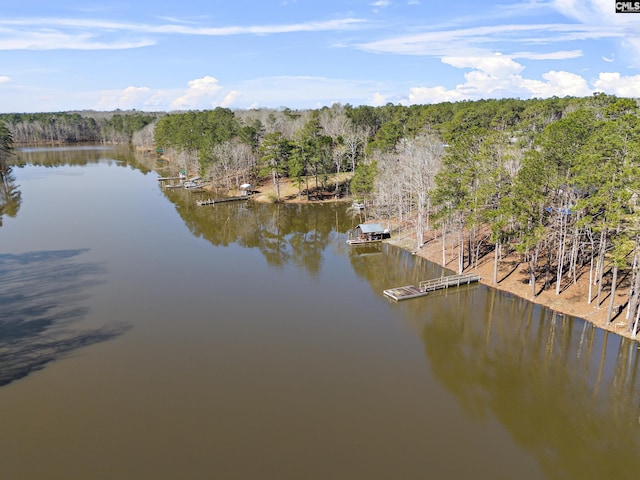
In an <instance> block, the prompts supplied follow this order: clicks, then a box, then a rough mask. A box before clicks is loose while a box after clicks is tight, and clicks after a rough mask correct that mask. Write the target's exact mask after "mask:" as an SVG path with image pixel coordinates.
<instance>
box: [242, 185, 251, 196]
mask: <svg viewBox="0 0 640 480" xmlns="http://www.w3.org/2000/svg"><path fill="white" fill-rule="evenodd" d="M240 190H241V191H242V196H243V197H247V196H249V195H251V194H252V193H253V185H251V184H250V183H243V184H242V185H240Z"/></svg>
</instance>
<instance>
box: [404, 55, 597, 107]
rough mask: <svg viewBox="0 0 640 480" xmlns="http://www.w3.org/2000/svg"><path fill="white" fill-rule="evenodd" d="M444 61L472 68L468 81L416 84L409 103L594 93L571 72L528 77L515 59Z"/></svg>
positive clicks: (465, 75)
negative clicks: (432, 85)
mask: <svg viewBox="0 0 640 480" xmlns="http://www.w3.org/2000/svg"><path fill="white" fill-rule="evenodd" d="M442 61H443V62H444V63H447V64H448V65H451V66H454V67H456V68H471V69H472V70H471V71H470V72H467V73H465V74H464V78H465V82H464V83H461V84H458V85H456V86H455V87H454V88H452V89H447V88H445V87H443V86H435V87H413V88H411V89H410V90H409V98H408V100H407V103H409V104H415V103H425V102H428V103H437V102H451V101H458V100H478V99H481V98H505V97H520V98H523V97H524V98H531V97H540V98H547V97H551V96H554V95H555V96H559V97H564V96H567V95H571V96H587V95H591V94H592V93H593V89H592V88H590V87H589V85H588V83H587V81H586V80H585V79H584V78H583V77H581V76H580V75H576V74H574V73H571V72H562V71H550V72H546V73H544V74H543V75H542V79H543V80H534V79H527V78H524V77H523V76H522V75H521V73H522V72H523V70H524V67H523V66H522V65H520V64H519V63H517V62H515V61H513V59H511V58H509V57H506V56H501V55H495V56H492V57H466V58H465V57H447V58H443V59H442Z"/></svg>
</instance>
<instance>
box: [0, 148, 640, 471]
mask: <svg viewBox="0 0 640 480" xmlns="http://www.w3.org/2000/svg"><path fill="white" fill-rule="evenodd" d="M16 161H17V163H18V164H20V165H21V166H20V167H15V168H14V170H13V173H12V178H10V179H9V181H7V182H5V183H4V185H2V192H1V195H0V201H1V202H3V203H4V210H3V212H4V215H3V216H2V227H0V425H1V426H2V431H1V433H0V452H2V453H0V457H1V460H0V478H7V479H16V480H17V479H35V478H38V479H65V480H66V479H87V478H91V479H114V478H123V479H125V478H135V479H146V478H149V479H210V478H220V479H255V478H261V479H262V478H264V479H392V478H396V479H424V478H434V479H440V478H443V479H444V478H446V479H457V478H460V479H466V478H476V479H511V478H518V479H574V478H575V479H605V478H616V479H631V478H637V475H638V472H640V456H639V455H638V453H640V423H639V422H640V418H639V416H640V387H639V382H640V380H639V379H638V344H637V343H635V342H631V341H627V340H622V339H620V338H618V337H614V336H613V335H607V334H605V333H603V332H601V331H598V330H595V329H594V328H592V327H591V326H590V325H588V324H586V323H584V322H583V321H581V320H578V319H572V318H568V317H561V316H557V315H554V314H553V313H552V312H550V311H549V310H546V309H544V308H540V307H538V306H534V305H532V304H530V303H527V302H524V301H521V300H518V299H516V298H514V297H512V296H510V295H506V294H501V293H496V292H495V291H492V290H490V289H487V288H485V287H483V286H480V285H475V286H471V287H464V288H460V289H458V290H451V291H449V292H446V293H440V294H434V295H432V296H430V297H429V298H423V299H417V300H412V301H408V302H403V303H400V304H394V303H391V302H389V301H387V300H385V299H384V298H383V296H382V290H383V289H385V288H389V287H395V286H399V285H404V284H410V283H415V282H417V281H419V280H424V279H426V278H430V277H435V276H439V275H440V274H441V271H440V269H439V268H437V267H435V266H434V265H432V264H429V263H427V262H425V261H422V260H420V259H418V258H415V257H412V256H411V255H408V254H406V253H405V252H403V251H401V250H399V249H396V248H393V247H391V246H387V245H382V246H380V247H379V248H374V249H360V250H358V249H354V248H348V247H347V245H346V244H345V239H346V238H347V232H348V231H349V229H351V228H352V227H353V226H354V225H356V224H357V223H359V220H360V219H359V218H357V217H353V216H352V215H351V214H350V213H349V212H348V211H347V208H346V207H345V206H344V205H342V206H340V205H322V206H313V205H312V206H306V207H303V206H296V205H281V206H274V205H259V204H252V203H228V204H220V205H216V206H213V207H211V206H209V207H196V206H195V198H196V197H195V196H194V194H193V193H189V192H183V191H171V192H168V191H163V190H162V189H161V188H160V187H159V185H158V181H157V180H156V177H157V173H156V172H154V171H153V169H154V168H155V167H156V165H155V160H154V159H150V158H146V159H145V158H136V157H135V156H133V155H132V154H131V153H128V152H122V151H116V150H110V149H101V148H84V149H42V150H39V149H30V150H28V151H24V152H22V153H21V154H20V155H19V156H18V158H17V159H16Z"/></svg>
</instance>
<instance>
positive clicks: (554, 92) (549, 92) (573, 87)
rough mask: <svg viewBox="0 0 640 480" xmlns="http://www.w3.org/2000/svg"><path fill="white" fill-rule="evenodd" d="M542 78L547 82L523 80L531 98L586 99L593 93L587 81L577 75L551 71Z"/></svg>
mask: <svg viewBox="0 0 640 480" xmlns="http://www.w3.org/2000/svg"><path fill="white" fill-rule="evenodd" d="M542 78H544V79H545V80H546V82H542V81H539V80H528V79H523V80H522V84H521V85H522V87H523V88H524V89H525V91H527V92H529V93H530V94H531V96H533V97H540V98H547V97H552V96H557V97H564V96H567V95H570V96H575V97H584V96H588V95H591V94H592V93H593V89H591V88H589V84H588V83H587V81H586V80H585V79H584V78H583V77H581V76H580V75H576V74H575V73H571V72H557V71H551V72H547V73H544V74H542Z"/></svg>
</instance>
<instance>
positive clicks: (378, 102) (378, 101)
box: [371, 92, 389, 107]
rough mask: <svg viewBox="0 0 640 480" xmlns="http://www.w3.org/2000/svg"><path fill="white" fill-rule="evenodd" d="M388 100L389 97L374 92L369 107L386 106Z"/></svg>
mask: <svg viewBox="0 0 640 480" xmlns="http://www.w3.org/2000/svg"><path fill="white" fill-rule="evenodd" d="M388 100H389V95H383V94H382V93H379V92H376V93H374V94H373V97H372V98H371V105H372V106H374V107H380V106H382V105H386V104H387V101H388Z"/></svg>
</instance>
